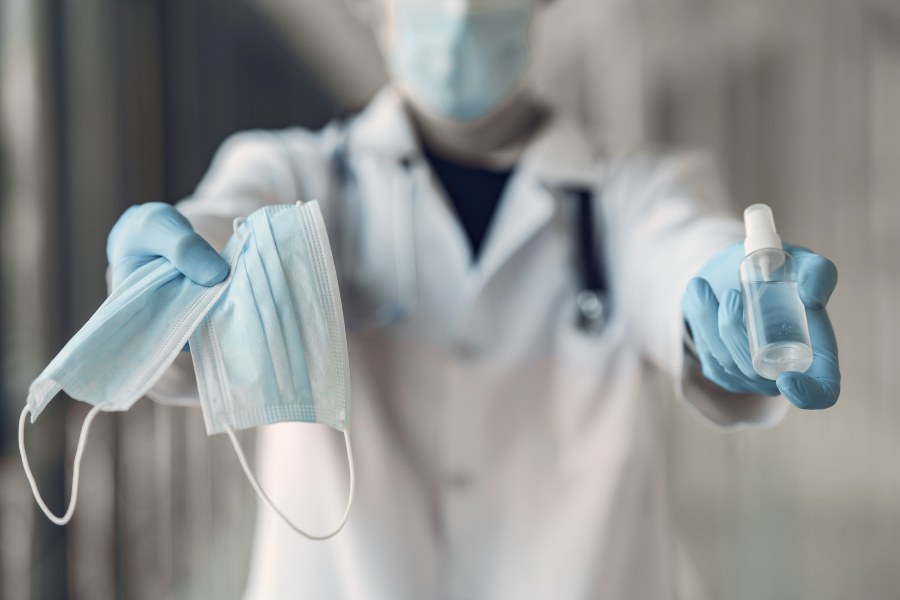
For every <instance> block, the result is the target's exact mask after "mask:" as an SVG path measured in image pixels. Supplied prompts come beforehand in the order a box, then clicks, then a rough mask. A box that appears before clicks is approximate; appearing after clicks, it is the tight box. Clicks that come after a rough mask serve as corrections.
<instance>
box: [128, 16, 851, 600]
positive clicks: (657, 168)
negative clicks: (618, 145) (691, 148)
mask: <svg viewBox="0 0 900 600" xmlns="http://www.w3.org/2000/svg"><path fill="white" fill-rule="evenodd" d="M376 8H377V9H378V10H377V11H376V14H375V19H374V21H375V24H376V29H377V31H378V33H379V39H380V42H381V45H382V49H383V51H384V54H385V57H386V60H387V62H388V65H389V70H390V72H391V74H392V82H391V85H390V86H388V88H386V89H385V90H383V91H382V92H381V93H380V94H378V95H377V96H376V97H375V99H374V100H372V102H371V104H370V105H369V107H368V108H366V109H365V110H364V111H363V112H362V113H361V114H359V115H357V116H355V117H353V118H351V119H349V120H346V121H341V122H335V123H333V124H331V125H329V126H327V127H325V128H324V129H323V130H321V131H307V130H301V129H291V130H285V131H277V132H262V131H256V132H248V133H241V134H238V135H236V136H234V137H232V138H231V139H229V140H228V141H227V142H225V144H224V145H223V146H222V148H221V150H220V151H219V152H218V154H217V156H216V157H215V159H214V161H213V164H212V166H211V168H210V170H209V172H208V174H207V175H206V177H205V178H204V180H203V181H202V182H201V184H200V186H199V187H198V189H197V191H196V193H195V194H194V195H193V197H191V198H189V199H187V200H185V201H184V202H182V203H180V204H179V205H178V207H177V211H176V210H175V209H172V208H171V207H168V206H166V205H162V204H151V205H144V206H139V207H135V208H132V209H129V211H127V212H126V213H125V215H123V217H122V218H121V220H120V221H119V223H118V224H117V226H116V229H115V230H114V234H115V235H116V236H118V238H119V239H118V243H117V244H116V252H115V255H114V256H111V257H110V260H111V266H112V273H113V281H114V284H115V282H116V281H121V280H122V278H123V277H124V276H126V275H127V274H128V273H129V272H131V271H132V270H133V269H134V268H135V266H136V265H139V264H141V263H142V262H144V261H146V260H148V258H150V257H155V256H164V257H167V258H168V259H169V260H171V261H172V263H173V264H174V265H175V266H176V267H177V268H179V269H180V270H182V271H183V272H184V273H185V274H186V275H187V276H188V277H190V278H191V279H193V280H195V281H197V282H198V283H202V284H205V285H211V284H214V283H216V282H217V281H220V280H221V279H222V278H224V277H225V275H226V271H227V267H226V265H225V263H224V262H223V261H222V260H221V258H220V257H219V256H218V254H216V253H215V252H214V251H213V250H212V248H211V247H210V245H211V246H212V247H213V248H219V249H221V247H222V245H223V244H224V242H225V240H226V239H227V238H228V236H229V235H230V233H231V230H232V220H233V219H234V218H236V217H239V216H246V215H248V214H249V213H251V212H252V211H254V210H255V209H257V208H259V207H261V206H264V205H267V204H273V203H283V202H294V201H296V200H297V199H302V200H310V199H319V201H320V202H321V203H322V206H323V211H324V212H325V216H326V221H327V223H328V229H329V235H330V237H331V244H332V246H333V248H334V252H335V256H336V264H337V268H338V273H339V277H340V279H341V281H340V284H341V286H342V298H343V302H344V305H345V311H346V315H347V318H348V323H349V325H350V327H351V329H350V331H351V333H350V340H349V345H350V363H351V372H352V377H351V380H352V388H353V403H354V405H353V418H352V427H351V434H352V436H353V440H354V446H355V448H356V452H355V455H356V461H357V482H356V485H357V492H356V500H355V504H354V509H353V512H352V514H351V517H350V520H349V522H348V523H347V526H346V528H345V529H344V530H343V531H342V533H341V534H340V535H338V536H337V537H336V538H334V539H332V540H330V541H327V542H322V543H316V542H310V541H308V540H306V539H304V538H302V537H300V536H298V535H296V534H295V533H294V532H293V531H291V530H290V529H288V528H287V527H285V526H284V525H283V524H282V522H281V521H280V520H279V519H278V518H277V516H275V515H274V513H272V512H271V511H270V510H269V509H268V508H267V507H264V506H263V507H261V508H260V511H259V514H258V521H257V530H256V538H255V542H254V551H253V558H252V565H251V568H250V577H249V582H248V587H247V590H246V597H247V598H267V599H268V598H329V599H331V598H353V599H356V598H359V599H367V600H368V599H386V600H398V599H406V598H409V599H422V598H447V599H450V598H479V599H509V598H553V599H575V598H608V599H628V600H643V599H646V600H661V599H665V598H673V597H674V595H675V590H676V583H675V573H674V570H673V564H672V549H671V547H670V537H669V523H668V515H667V510H666V506H667V501H666V494H665V478H664V456H663V432H662V431H661V426H662V422H663V421H662V419H661V412H662V411H663V410H664V407H665V405H666V404H667V403H668V402H669V400H670V399H671V398H673V397H677V398H679V399H682V400H684V401H686V404H687V406H689V407H691V409H692V410H694V411H695V412H696V413H697V414H698V415H699V416H701V417H702V418H705V419H707V420H709V421H711V422H712V423H714V424H716V425H718V426H721V427H723V428H728V429H736V428H740V427H746V426H764V425H771V424H774V423H775V422H777V421H778V420H779V419H780V418H781V417H782V415H783V414H784V413H785V411H786V410H787V408H788V406H789V402H788V401H790V403H793V404H794V405H796V406H798V407H800V408H824V407H828V406H830V405H832V404H833V403H834V402H835V401H836V400H837V396H838V393H839V380H840V375H839V372H838V365H837V350H836V344H835V341H834V336H833V332H832V330H831V326H830V324H829V322H828V317H827V315H826V312H825V309H824V307H825V304H826V303H827V301H828V297H829V295H830V293H831V291H832V290H833V288H834V285H835V281H836V276H837V274H836V271H835V268H834V266H833V265H832V264H831V263H830V262H829V261H827V260H826V259H824V258H821V257H819V256H817V255H815V254H813V253H811V252H809V251H807V250H804V249H801V248H795V247H791V250H792V252H793V253H794V256H795V258H796V260H797V262H798V266H799V272H800V277H799V279H800V288H801V297H802V300H803V302H804V304H805V305H806V307H807V313H808V318H809V322H810V329H811V337H812V342H813V346H814V351H815V360H814V364H813V366H812V368H811V369H810V371H808V372H807V373H806V374H800V373H785V374H782V375H781V376H780V377H779V379H778V381H777V382H772V381H768V380H765V379H762V378H760V377H759V376H757V375H755V373H754V372H753V370H752V367H751V366H750V364H749V357H748V355H747V337H746V335H747V334H746V330H745V329H744V326H743V317H742V310H743V309H742V306H741V297H740V294H739V293H738V291H737V290H738V279H737V270H738V269H737V267H738V262H739V261H740V259H741V256H742V251H741V245H740V240H741V238H742V228H741V225H740V223H739V222H738V221H736V220H735V219H733V218H732V217H731V216H730V215H728V214H726V212H724V210H723V203H722V192H721V189H720V188H719V187H718V186H717V185H716V179H715V176H714V174H713V172H712V171H711V170H710V167H709V164H708V163H707V162H706V161H705V160H704V159H703V158H702V157H698V156H666V155H649V154H648V155H644V156H634V157H629V158H625V159H618V160H614V159H611V158H604V157H598V156H595V155H593V154H592V152H591V151H590V150H589V146H588V144H587V143H586V141H585V140H584V139H583V137H582V135H581V133H580V131H579V128H578V126H577V125H576V124H575V123H573V122H571V121H570V120H568V119H567V118H566V116H565V115H560V114H553V113H552V112H550V111H548V110H547V109H546V108H545V107H544V106H542V105H541V104H540V103H539V102H538V101H536V100H535V99H534V97H533V96H532V94H531V93H530V92H529V89H528V87H527V86H526V85H525V84H524V83H523V77H522V76H523V74H524V72H525V70H526V67H527V65H528V62H529V28H530V23H531V19H532V17H533V12H534V10H535V9H534V7H533V5H532V2H531V1H530V0H496V1H493V0H484V1H483V2H478V1H466V0H392V1H388V0H385V1H384V2H382V3H379V4H377V6H376ZM154 397H156V398H158V399H160V400H167V401H170V402H176V403H187V404H191V403H193V404H196V402H197V399H196V386H195V383H194V379H193V370H192V367H191V363H190V356H189V354H187V353H185V354H184V355H183V356H182V357H181V358H180V359H179V361H178V362H177V364H176V365H175V366H174V367H173V368H172V369H171V370H170V372H169V373H168V374H167V376H166V377H165V379H164V380H163V381H162V382H161V383H160V384H159V385H158V386H157V388H156V389H155V391H154ZM257 462H258V468H259V475H260V478H261V481H262V484H263V486H264V487H265V488H266V489H267V490H268V492H269V495H270V496H271V497H272V499H273V500H274V501H275V502H276V503H277V504H278V505H279V506H280V507H282V508H283V510H285V512H286V513H288V515H289V516H290V517H291V518H292V519H293V520H294V521H295V522H298V523H301V524H306V525H307V526H308V528H309V529H316V528H318V529H320V530H322V531H325V530H328V529H330V528H331V527H332V526H333V525H334V524H335V523H336V522H337V521H338V520H339V519H340V516H341V512H342V509H343V506H344V502H345V499H346V493H347V477H346V473H347V465H346V458H345V453H344V446H343V441H342V440H341V439H340V436H339V435H338V434H336V433H334V432H333V431H331V430H329V429H327V428H325V427H315V426H310V425H303V424H300V425H288V426H284V425H278V426H271V427H268V428H264V429H263V430H261V431H260V433H259V450H258V455H257Z"/></svg>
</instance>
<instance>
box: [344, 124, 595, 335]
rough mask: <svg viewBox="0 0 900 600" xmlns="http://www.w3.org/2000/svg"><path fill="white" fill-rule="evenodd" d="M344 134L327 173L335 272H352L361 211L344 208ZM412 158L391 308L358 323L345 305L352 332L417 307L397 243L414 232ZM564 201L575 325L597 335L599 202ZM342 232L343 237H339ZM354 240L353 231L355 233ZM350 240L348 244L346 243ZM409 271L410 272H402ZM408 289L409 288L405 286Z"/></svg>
mask: <svg viewBox="0 0 900 600" xmlns="http://www.w3.org/2000/svg"><path fill="white" fill-rule="evenodd" d="M347 137H348V136H347V135H346V129H345V134H344V135H343V138H344V139H343V140H342V141H341V142H340V143H339V144H338V145H337V148H336V150H335V155H334V166H333V172H332V186H331V189H332V190H333V194H332V196H333V198H334V199H335V202H336V203H338V204H342V207H341V208H336V209H335V211H334V212H335V213H337V214H339V215H340V218H339V219H336V221H342V222H343V223H338V222H336V223H335V226H336V229H341V226H343V227H344V229H345V230H344V231H343V232H341V231H338V232H337V235H336V236H335V238H337V239H333V240H332V245H333V246H336V250H337V251H336V252H335V255H336V257H335V258H336V260H343V261H345V265H343V266H344V267H345V269H342V268H341V265H339V266H338V270H339V271H341V270H345V271H346V270H351V271H352V270H353V269H354V268H355V263H356V260H355V259H356V257H355V256H354V252H353V249H352V247H353V244H354V242H355V240H354V239H352V238H353V237H354V232H352V231H350V232H348V231H346V223H347V222H348V221H347V220H346V219H348V218H349V219H352V218H353V217H352V215H351V213H352V212H354V211H358V210H360V209H361V207H360V206H359V203H358V202H356V206H349V205H350V204H352V203H353V194H354V193H356V194H358V193H360V190H358V189H354V188H355V187H356V182H355V176H354V174H353V172H352V169H351V167H350V161H349V153H348V141H347ZM415 162H417V160H416V159H411V158H409V157H406V158H403V159H401V160H400V166H401V167H402V168H401V169H399V171H400V173H401V174H402V175H401V176H402V177H405V178H406V179H408V180H409V181H408V182H407V183H408V185H405V186H404V187H405V188H406V189H404V190H402V191H401V192H400V193H399V195H401V196H406V198H405V199H404V200H405V201H406V206H405V207H404V209H405V211H406V212H407V213H408V215H406V218H394V219H393V226H394V227H395V231H394V239H395V245H396V248H397V249H399V250H396V249H395V252H396V256H395V257H394V261H395V265H394V266H395V270H396V271H397V273H396V278H397V290H396V296H397V298H396V299H395V301H394V302H393V303H391V306H381V307H379V308H378V310H375V311H372V310H368V311H364V312H367V313H368V314H366V315H365V316H362V317H359V318H358V319H357V318H355V316H354V313H355V311H354V309H353V307H352V306H346V305H345V309H344V312H345V317H346V318H347V320H348V326H349V327H350V328H351V329H361V328H362V329H367V328H371V327H378V326H381V325H386V324H389V323H393V322H397V321H400V320H402V319H404V318H405V317H408V316H409V315H410V314H411V313H412V312H413V311H414V310H415V304H416V298H415V297H414V296H415V294H416V292H415V280H416V278H415V273H414V271H415V268H416V267H415V257H414V249H413V244H412V243H405V244H404V243H401V240H406V241H407V242H411V236H412V227H413V207H414V205H415V203H414V202H412V199H413V197H414V196H415V185H414V183H413V179H414V174H413V165H414V163H415ZM560 191H561V193H562V195H563V196H565V198H563V199H562V200H563V201H572V202H574V203H575V209H576V210H575V218H574V225H575V229H576V232H575V233H576V235H577V240H576V255H577V256H576V261H577V264H576V266H575V270H576V277H577V278H578V284H579V285H578V288H577V289H578V291H577V292H576V295H575V315H574V318H575V323H576V326H577V327H578V328H579V329H580V330H581V331H582V332H583V333H584V334H585V335H589V336H597V335H600V334H601V333H602V332H603V331H604V329H605V326H606V324H607V322H608V321H609V318H610V312H611V311H610V301H609V287H608V281H607V277H606V268H605V261H604V256H603V252H602V246H603V244H602V243H598V239H597V237H598V236H597V232H598V231H599V230H601V229H602V223H601V222H600V219H598V213H597V210H596V206H597V204H598V200H599V194H598V193H597V192H596V191H595V190H594V189H592V188H589V187H574V188H566V189H562V190H560ZM342 233H343V235H341V234H342ZM355 233H356V234H357V235H358V232H355ZM348 238H349V239H348ZM409 270H412V271H413V273H406V271H409ZM410 284H411V285H410ZM354 320H358V321H369V322H368V323H367V327H365V326H364V327H359V326H357V327H354V325H353V321H354Z"/></svg>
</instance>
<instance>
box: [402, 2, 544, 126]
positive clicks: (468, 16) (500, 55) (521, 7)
mask: <svg viewBox="0 0 900 600" xmlns="http://www.w3.org/2000/svg"><path fill="white" fill-rule="evenodd" d="M532 10H533V5H532V2H531V1H530V0H484V1H482V2H471V1H466V0H432V1H429V0H396V2H395V4H394V14H393V21H392V24H393V35H392V41H391V45H390V48H389V50H388V64H389V68H390V71H391V73H392V75H393V78H394V80H395V81H396V82H397V83H398V84H399V85H400V86H401V87H402V88H405V89H406V91H407V93H409V94H410V95H411V96H412V97H413V98H414V99H415V100H417V101H419V102H421V103H422V104H423V105H424V106H425V107H426V108H428V109H430V110H432V111H434V112H435V113H437V114H439V115H441V116H444V117H447V118H450V119H453V120H457V121H474V120H477V119H478V118H480V117H483V116H485V115H486V114H488V113H489V112H490V111H491V110H492V109H494V108H496V107H497V106H498V105H499V104H500V103H501V102H502V101H503V100H504V99H506V98H507V97H508V96H509V94H510V93H511V92H512V91H513V89H515V87H516V85H518V83H519V81H520V80H521V78H522V76H523V74H524V73H525V70H526V68H527V66H528V61H529V57H530V51H529V26H530V23H531V14H532Z"/></svg>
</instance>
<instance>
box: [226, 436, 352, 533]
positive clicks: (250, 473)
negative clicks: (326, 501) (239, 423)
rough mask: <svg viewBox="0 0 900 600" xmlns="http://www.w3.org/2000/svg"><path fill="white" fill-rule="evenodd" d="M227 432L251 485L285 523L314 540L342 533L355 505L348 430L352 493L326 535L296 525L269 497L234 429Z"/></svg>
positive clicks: (347, 442)
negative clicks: (335, 524) (342, 513)
mask: <svg viewBox="0 0 900 600" xmlns="http://www.w3.org/2000/svg"><path fill="white" fill-rule="evenodd" d="M225 433H227V434H228V437H229V438H230V439H231V445H232V446H234V451H235V453H236V454H237V457H238V460H239V461H240V463H241V467H242V468H243V469H244V474H245V475H246V476H247V479H248V480H250V485H252V486H253V489H254V490H256V493H257V494H258V495H259V497H260V498H261V499H262V501H263V502H265V503H266V504H268V505H269V508H271V509H272V510H274V511H275V513H276V514H278V516H279V517H281V520H282V521H284V522H285V524H286V525H287V526H288V527H290V528H291V529H293V530H294V531H296V532H297V533H299V534H300V535H302V536H303V537H305V538H307V539H310V540H313V541H317V542H319V541H322V540H327V539H329V538H333V537H334V536H336V535H337V534H338V533H340V531H341V529H343V528H344V525H346V524H347V518H348V517H349V516H350V507H351V506H352V505H353V490H354V487H355V481H354V478H355V471H354V468H353V449H352V448H351V447H350V433H349V432H348V431H346V430H345V431H344V443H345V444H346V446H347V462H348V464H349V467H350V493H349V495H348V497H347V508H345V509H344V516H343V518H342V519H341V523H340V525H338V526H337V529H335V530H334V531H332V532H331V533H329V534H326V535H312V534H310V533H307V532H306V531H303V530H302V529H300V528H299V527H298V526H297V525H295V524H294V523H293V522H292V521H291V520H290V519H289V518H288V517H287V515H285V514H284V513H283V512H281V510H279V509H278V507H277V506H275V503H274V502H272V500H271V499H270V498H269V495H268V494H266V492H265V490H263V489H262V486H261V485H259V482H258V481H257V480H256V477H255V476H254V475H253V471H251V470H250V466H249V465H248V464H247V459H246V458H245V457H244V451H243V450H241V445H240V443H238V441H237V438H236V437H235V435H234V431H232V430H231V428H230V427H228V426H227V425H226V426H225Z"/></svg>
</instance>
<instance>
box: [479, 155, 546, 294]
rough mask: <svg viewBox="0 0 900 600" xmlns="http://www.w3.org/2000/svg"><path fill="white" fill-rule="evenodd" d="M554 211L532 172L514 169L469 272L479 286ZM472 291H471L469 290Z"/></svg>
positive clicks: (544, 223) (544, 190)
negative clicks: (483, 245) (475, 260)
mask: <svg viewBox="0 0 900 600" xmlns="http://www.w3.org/2000/svg"><path fill="white" fill-rule="evenodd" d="M555 212H556V203H555V201H554V198H553V196H552V195H551V194H550V192H549V190H548V189H546V188H544V187H543V186H542V185H541V184H540V182H539V181H538V180H536V179H535V177H534V174H533V173H529V172H527V171H525V172H521V171H520V172H517V173H516V174H515V175H514V176H513V177H512V178H511V179H510V182H509V184H508V185H507V188H506V190H505V191H504V193H503V198H502V200H501V201H500V205H499V207H498V209H497V213H496V214H495V215H494V222H493V223H492V224H491V228H490V231H489V233H488V237H487V240H486V244H485V247H484V250H483V253H482V256H481V260H480V261H479V263H478V264H477V268H475V269H473V271H472V275H473V277H474V278H475V280H476V281H475V282H473V286H474V287H477V288H480V287H481V286H482V285H484V284H485V283H486V282H487V281H489V280H490V278H491V277H492V276H493V275H494V274H496V273H497V271H498V270H499V269H500V268H501V267H502V266H503V265H504V264H505V263H506V262H507V261H508V260H509V259H510V257H512V256H513V254H515V253H516V252H517V251H518V250H519V248H521V247H522V246H523V245H524V244H526V243H527V242H528V240H530V239H531V238H532V237H533V236H534V235H535V233H536V232H538V231H539V230H540V229H541V228H542V227H544V226H545V225H546V224H547V223H548V222H549V221H550V220H551V218H552V217H553V215H554V213H555ZM473 291H474V290H473Z"/></svg>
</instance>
